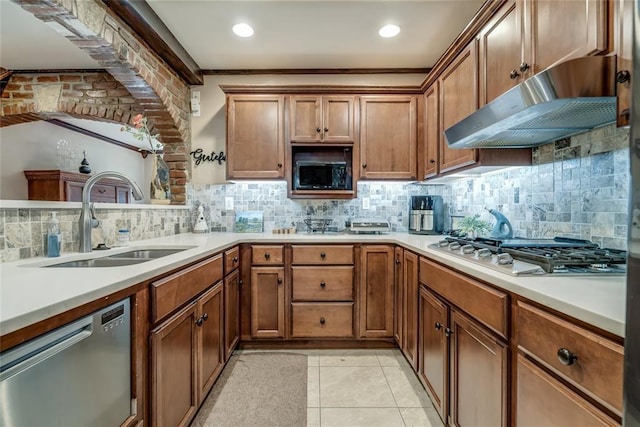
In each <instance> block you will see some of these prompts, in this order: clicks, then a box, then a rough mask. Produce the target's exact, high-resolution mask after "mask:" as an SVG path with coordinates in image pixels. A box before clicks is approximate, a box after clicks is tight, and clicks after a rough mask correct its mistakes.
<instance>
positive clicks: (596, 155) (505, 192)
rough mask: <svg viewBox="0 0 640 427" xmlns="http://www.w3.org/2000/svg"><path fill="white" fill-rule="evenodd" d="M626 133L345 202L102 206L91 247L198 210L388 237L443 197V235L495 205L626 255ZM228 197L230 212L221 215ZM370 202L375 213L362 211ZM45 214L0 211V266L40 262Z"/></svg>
mask: <svg viewBox="0 0 640 427" xmlns="http://www.w3.org/2000/svg"><path fill="white" fill-rule="evenodd" d="M628 139H629V130H628V129H618V128H616V127H615V126H613V125H611V126H606V127H603V128H600V129H596V130H594V131H592V132H588V133H584V134H581V135H577V136H574V137H572V138H569V139H565V140H561V141H556V142H555V143H551V144H545V145H542V146H540V147H537V148H534V150H533V160H534V162H533V163H534V164H533V166H529V167H521V168H511V169H505V170H502V171H498V172H494V173H492V174H485V175H483V176H473V177H468V178H460V179H458V180H456V181H451V182H448V183H446V184H445V185H431V184H429V185H427V184H425V183H419V184H417V183H398V182H388V183H386V182H365V181H362V182H359V183H358V197H357V199H351V200H300V199H289V198H287V186H286V183H285V182H283V181H271V182H255V181H254V182H238V183H230V184H223V185H198V186H194V185H188V186H187V200H188V204H189V205H190V206H192V209H145V208H144V207H141V208H140V209H135V208H133V209H131V208H128V209H100V207H99V206H98V207H97V216H98V218H100V219H101V220H102V225H101V226H100V228H98V229H94V230H93V234H92V239H93V243H94V245H96V244H98V243H102V242H104V243H106V244H107V245H108V246H111V245H115V240H116V232H117V230H118V229H120V228H127V229H129V230H130V232H131V240H133V241H135V240H143V239H149V238H154V237H161V236H168V235H173V234H178V233H186V232H190V231H191V229H192V226H193V224H194V223H195V207H196V206H199V205H203V207H204V210H205V219H206V221H207V224H208V226H209V228H210V230H211V231H214V232H215V231H233V229H234V222H235V213H236V212H240V211H262V212H263V217H264V231H266V232H270V231H271V230H272V229H274V228H280V227H287V228H288V227H291V226H292V225H293V226H295V227H296V228H297V229H298V230H299V231H301V232H303V231H306V227H305V225H304V219H305V218H309V217H312V218H331V219H332V220H333V225H334V226H337V227H338V228H344V224H345V221H346V220H347V219H350V218H376V219H386V220H388V221H389V223H390V224H391V227H392V229H393V230H394V231H405V230H407V228H408V208H409V197H410V196H411V195H419V194H431V195H440V196H442V197H443V200H444V203H445V213H446V218H445V228H447V229H448V228H450V226H451V216H454V217H455V216H465V215H473V214H480V215H481V217H482V219H485V220H487V221H489V222H490V223H492V224H493V222H494V219H493V217H492V216H491V215H490V214H489V213H488V212H487V211H486V210H485V209H484V208H485V207H486V208H493V209H497V210H499V211H501V212H502V213H503V214H505V215H506V216H507V218H509V220H510V221H511V224H512V226H513V228H514V235H515V236H520V237H526V238H551V237H555V236H563V237H573V238H580V239H589V240H592V241H594V242H596V243H598V244H600V245H602V246H605V247H610V248H616V249H626V241H627V219H628V195H629V148H628V145H629V142H628ZM225 197H232V198H233V202H234V209H233V210H226V209H225ZM365 197H367V198H369V200H370V205H371V209H368V210H365V209H362V199H363V198H365ZM50 210H51V209H8V208H0V261H2V262H4V261H13V260H17V259H20V258H29V257H36V256H42V255H43V254H44V251H45V247H44V241H45V239H44V236H45V233H46V231H47V221H48V217H49V211H50ZM58 212H59V214H58V216H59V218H60V228H61V230H62V234H63V244H64V246H63V252H77V250H78V244H79V241H78V218H79V215H80V210H79V209H58Z"/></svg>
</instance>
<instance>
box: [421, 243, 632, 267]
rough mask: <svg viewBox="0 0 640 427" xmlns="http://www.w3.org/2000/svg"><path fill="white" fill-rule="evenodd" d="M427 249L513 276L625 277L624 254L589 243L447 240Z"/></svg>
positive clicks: (625, 254)
mask: <svg viewBox="0 0 640 427" xmlns="http://www.w3.org/2000/svg"><path fill="white" fill-rule="evenodd" d="M430 246H431V247H432V248H434V249H437V250H440V251H446V252H448V253H450V254H452V255H455V256H458V257H462V258H465V259H467V260H469V261H472V262H477V263H480V264H482V265H484V266H486V267H489V268H492V269H494V270H498V271H501V272H503V273H507V274H511V275H514V276H519V275H525V274H565V275H588V274H609V275H624V274H626V260H627V252H626V251H623V250H619V249H607V248H600V247H599V246H598V245H597V244H595V243H593V242H591V241H589V240H582V239H570V238H564V237H556V238H554V239H505V240H498V239H486V238H475V239H467V238H461V237H446V238H445V239H444V240H441V241H440V242H438V243H435V244H432V245H430Z"/></svg>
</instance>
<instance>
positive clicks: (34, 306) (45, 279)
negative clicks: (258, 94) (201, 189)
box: [0, 233, 626, 337]
mask: <svg viewBox="0 0 640 427" xmlns="http://www.w3.org/2000/svg"><path fill="white" fill-rule="evenodd" d="M440 239H441V236H424V235H413V234H407V233H389V234H383V235H354V234H338V235H309V234H304V233H301V234H267V233H209V234H191V233H188V234H178V235H175V236H170V237H161V238H157V239H150V240H145V241H139V242H132V243H131V245H130V246H128V247H124V248H114V249H111V250H109V251H106V252H105V253H102V252H99V251H94V252H93V253H91V254H79V253H72V254H63V255H62V256H61V257H59V258H30V259H27V260H21V261H16V262H8V263H2V264H0V335H5V334H8V333H10V332H13V331H16V330H18V329H20V328H23V327H25V326H28V325H30V324H32V323H35V322H38V321H40V320H44V319H47V318H49V317H51V316H55V315H57V314H60V313H62V312H64V311H67V310H69V309H72V308H74V307H78V306H80V305H82V304H85V303H88V302H91V301H94V300H96V299H99V298H102V297H105V296H107V295H110V294H112V293H114V292H117V291H119V290H122V289H125V288H127V287H129V286H132V285H135V284H136V283H139V282H141V281H143V280H146V279H150V278H152V277H155V276H157V275H160V274H163V273H166V272H168V271H170V270H172V269H174V268H176V267H179V266H180V265H182V264H185V263H188V262H192V261H195V260H197V259H199V258H202V257H204V256H207V255H211V254H214V253H216V252H219V251H220V250H222V249H225V248H228V247H230V246H233V245H236V244H239V243H247V242H250V243H274V242H283V243H323V242H330V243H339V242H362V243H394V244H400V245H402V246H404V247H406V248H407V249H409V250H412V251H414V252H416V253H419V254H421V255H425V256H427V257H429V258H432V259H434V260H436V261H439V262H441V263H443V264H446V265H448V266H450V267H452V268H455V269H457V270H459V271H462V272H464V273H468V274H470V275H472V276H474V277H476V278H478V279H480V280H483V281H486V282H488V283H491V284H493V285H495V286H498V287H500V288H503V289H505V290H507V291H511V292H514V293H516V294H518V295H521V296H523V297H526V298H529V299H531V300H533V301H536V302H538V303H540V304H543V305H545V306H547V307H551V308H553V309H555V310H558V311H560V312H563V313H565V314H567V315H569V316H572V317H575V318H577V319H579V320H582V321H585V322H587V323H590V324H592V325H594V326H597V327H599V328H601V329H604V330H606V331H609V332H611V333H613V334H615V335H618V336H621V337H624V332H625V327H624V322H625V310H626V306H625V300H626V278H625V277H624V276H616V277H612V276H607V277H602V276H571V277H567V276H562V277H561V276H552V275H545V276H526V277H525V276H519V277H515V276H510V275H507V274H504V273H501V272H498V271H494V270H491V269H488V268H486V267H483V266H481V265H478V264H475V263H472V262H469V261H466V260H464V259H462V258H458V257H454V256H452V255H449V254H446V253H444V252H439V251H436V250H433V249H431V248H429V247H428V245H429V244H431V243H434V242H437V241H438V240H440ZM138 246H140V247H145V248H151V247H165V246H171V247H175V246H194V247H193V248H191V249H187V250H185V251H182V252H179V253H176V254H173V255H169V256H166V257H163V258H160V259H156V260H153V261H148V262H144V263H140V264H134V265H130V266H124V267H108V268H41V267H42V266H43V265H50V264H56V263H60V262H65V261H72V260H76V259H84V258H93V257H96V256H108V255H112V254H115V253H118V252H125V251H128V250H131V249H133V248H135V247H138Z"/></svg>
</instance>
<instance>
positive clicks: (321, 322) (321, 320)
mask: <svg viewBox="0 0 640 427" xmlns="http://www.w3.org/2000/svg"><path fill="white" fill-rule="evenodd" d="M324 322H325V320H324V317H321V318H320V324H321V325H324Z"/></svg>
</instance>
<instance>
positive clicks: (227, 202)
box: [224, 197, 233, 211]
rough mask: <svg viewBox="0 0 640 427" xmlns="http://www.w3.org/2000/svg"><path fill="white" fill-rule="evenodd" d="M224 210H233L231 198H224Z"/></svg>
mask: <svg viewBox="0 0 640 427" xmlns="http://www.w3.org/2000/svg"><path fill="white" fill-rule="evenodd" d="M224 208H225V209H226V210H228V211H230V210H233V197H225V198H224Z"/></svg>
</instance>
